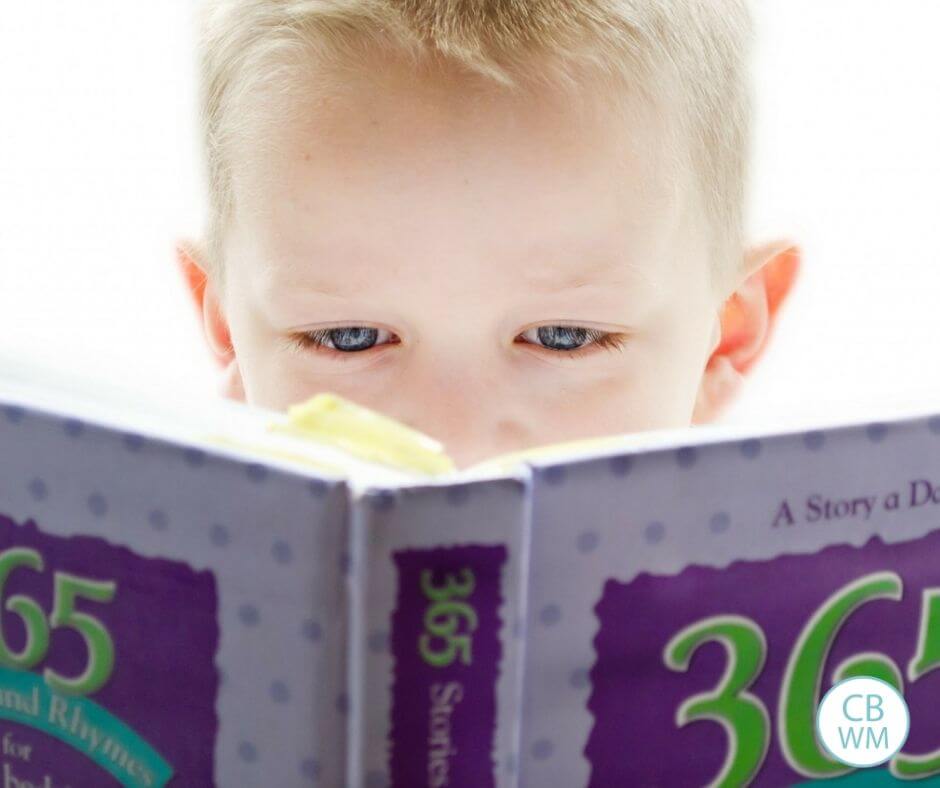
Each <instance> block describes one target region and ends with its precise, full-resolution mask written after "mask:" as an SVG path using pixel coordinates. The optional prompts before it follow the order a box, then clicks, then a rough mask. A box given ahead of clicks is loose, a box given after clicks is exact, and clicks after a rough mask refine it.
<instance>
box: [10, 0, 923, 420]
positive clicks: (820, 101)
mask: <svg viewBox="0 0 940 788" xmlns="http://www.w3.org/2000/svg"><path fill="white" fill-rule="evenodd" d="M193 7H194V6H193V4H192V2H189V1H187V0H173V1H172V2H161V3H137V2H135V3H127V2H118V1H117V0H94V1H93V2H88V3H51V2H48V1H46V2H29V3H6V4H4V8H3V13H2V16H0V355H2V354H6V355H11V354H13V355H21V356H25V357H26V358H29V359H31V360H33V361H37V362H40V363H43V364H51V365H54V366H57V367H59V368H62V369H64V370H68V371H73V372H79V373H82V374H85V375H90V376H93V377H97V378H102V379H106V380H109V381H116V382H121V383H123V384H125V385H129V386H139V385H145V386H147V387H148V388H151V389H153V390H157V391H163V392H174V393H176V395H179V394H180V393H183V394H186V393H187V392H192V393H194V394H204V393H205V392H211V391H213V390H214V387H215V380H216V373H215V370H214V369H213V367H212V365H211V361H210V358H209V356H208V354H207V352H206V350H205V349H204V346H203V342H202V338H201V335H200V333H199V328H198V324H197V322H196V319H195V315H194V312H193V310H192V308H191V306H190V304H189V302H188V301H187V300H186V297H185V294H184V290H183V287H182V282H181V279H180V277H179V275H178V272H177V271H176V268H175V265H174V261H173V243H174V241H175V239H176V238H178V237H180V236H182V235H186V234H194V233H197V232H198V230H199V228H200V227H201V225H202V216H203V210H204V199H203V195H202V182H201V159H200V152H199V149H198V140H197V136H196V105H195V90H196V86H195V72H194V54H193V28H192V24H191V15H192V12H193ZM755 10H756V12H757V21H758V28H759V36H760V37H759V46H758V50H757V53H756V54H757V57H756V59H755V61H754V66H755V77H756V85H757V98H758V116H757V125H756V136H755V144H756V158H755V168H754V179H753V190H752V196H753V205H752V209H751V213H752V218H751V229H752V234H753V237H754V238H755V239H760V238H766V237H774V236H780V235H783V236H789V237H792V238H793V239H794V240H797V241H798V242H800V243H801V245H802V246H803V248H804V250H805V253H806V256H805V260H804V267H803V272H802V277H801V279H800V281H799V283H798V286H797V289H796V291H795V292H794V294H793V296H792V297H791V300H790V301H789V302H788V303H787V304H786V305H785V307H784V309H783V311H782V315H781V321H780V324H779V326H778V329H777V331H776V332H775V334H774V336H773V340H772V345H771V346H770V347H769V349H768V351H767V354H766V355H765V357H764V358H763V360H762V361H761V362H759V364H758V365H757V367H756V368H755V369H754V370H753V372H752V376H751V381H750V382H749V384H748V388H747V389H746V391H745V392H744V394H743V395H742V396H741V398H740V399H739V400H738V401H737V403H736V405H735V406H734V407H733V408H732V410H731V411H730V412H729V414H728V415H727V417H726V420H727V421H728V422H731V423H747V424H752V423H753V424H755V425H761V424H771V425H773V424H778V423H781V422H783V421H787V420H792V419H793V418H797V419H803V420H810V421H812V420H817V421H821V420H825V419H829V418H836V419H842V418H847V417H849V418H850V417H853V416H854V415H855V414H872V413H879V412H881V411H882V410H884V409H886V408H889V407H890V408H896V407H898V406H899V405H911V406H913V407H915V408H923V409H927V410H929V409H931V408H933V407H936V409H937V410H938V411H940V386H938V384H940V365H938V364H936V363H935V357H936V355H937V351H936V349H935V339H936V338H937V337H938V335H940V318H938V314H937V313H938V308H937V306H936V303H935V299H936V297H937V294H938V293H940V265H938V262H940V261H938V253H937V233H936V228H937V225H938V220H940V215H938V214H940V197H938V189H940V187H938V184H940V143H938V141H940V46H938V42H937V30H938V29H940V5H938V4H936V3H934V2H932V0H894V1H893V2H891V3H886V2H881V1H879V2H874V1H872V0H866V1H864V2H863V1H862V0H838V1H837V0H826V2H819V0H763V2H758V3H757V4H756V6H755ZM935 392H936V395H935Z"/></svg>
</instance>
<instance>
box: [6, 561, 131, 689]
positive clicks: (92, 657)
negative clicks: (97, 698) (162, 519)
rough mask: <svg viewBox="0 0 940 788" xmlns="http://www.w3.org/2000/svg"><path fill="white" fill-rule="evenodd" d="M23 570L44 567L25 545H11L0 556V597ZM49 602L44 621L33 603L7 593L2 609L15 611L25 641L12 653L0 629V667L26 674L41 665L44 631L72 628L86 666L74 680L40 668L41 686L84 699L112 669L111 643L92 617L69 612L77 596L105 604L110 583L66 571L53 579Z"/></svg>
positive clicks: (110, 596) (111, 591) (109, 596)
mask: <svg viewBox="0 0 940 788" xmlns="http://www.w3.org/2000/svg"><path fill="white" fill-rule="evenodd" d="M19 568H28V569H32V570H34V571H36V572H42V571H43V569H44V568H45V567H44V565H43V560H42V556H41V555H40V554H39V552H37V551H36V550H33V549H31V548H28V547H11V548H9V549H7V550H4V551H3V552H2V553H0V599H2V598H3V593H4V587H5V586H6V582H7V580H8V578H9V576H10V574H11V573H12V572H13V571H15V570H17V569H19ZM53 589H54V598H53V605H52V612H51V613H50V614H49V617H48V619H47V618H46V614H45V612H44V611H43V609H42V608H41V607H40V606H39V604H38V603H37V602H36V600H34V599H32V598H30V597H28V596H26V595H24V594H13V595H11V596H10V597H9V598H8V599H7V600H6V602H5V603H4V605H3V606H4V608H5V609H6V610H9V611H10V612H11V613H15V614H16V615H18V616H19V617H20V619H21V620H22V622H23V627H24V628H25V631H26V642H25V644H24V645H23V647H22V648H21V649H20V650H19V651H12V650H11V649H10V646H9V645H8V644H7V642H6V638H5V637H4V634H3V630H2V627H0V665H4V666H6V667H10V668H18V669H20V670H29V669H31V668H32V667H34V666H35V665H36V664H37V663H39V662H41V661H42V660H43V659H44V658H45V656H46V653H47V652H48V651H49V632H50V628H52V629H55V628H59V627H61V628H69V629H73V630H75V631H76V632H77V633H78V634H79V635H80V636H81V637H82V639H83V640H84V641H85V647H86V650H87V652H88V662H87V665H86V667H85V670H84V671H82V673H81V674H79V675H78V676H63V675H62V674H61V673H58V672H57V671H55V670H53V669H52V668H48V667H47V668H45V670H43V677H44V678H45V680H46V683H47V684H48V685H49V686H50V687H51V688H52V689H53V690H56V691H58V692H62V693H67V694H70V695H89V694H91V693H93V692H95V691H97V690H98V689H100V688H101V687H102V686H104V684H105V683H106V682H107V681H108V679H109V678H110V677H111V673H112V671H113V670H114V642H113V641H112V640H111V635H110V634H108V630H107V629H105V627H104V625H103V624H102V623H101V622H100V621H99V620H98V619H97V618H95V617H94V616H91V615H89V614H88V613H81V612H79V611H77V610H76V609H75V602H76V600H77V599H79V598H85V599H90V600H92V601H94V602H110V601H111V600H112V599H113V598H114V592H115V583H114V581H113V580H108V581H100V580H89V579H88V578H84V577H77V576H75V575H70V574H68V573H66V572H55V573H54V575H53Z"/></svg>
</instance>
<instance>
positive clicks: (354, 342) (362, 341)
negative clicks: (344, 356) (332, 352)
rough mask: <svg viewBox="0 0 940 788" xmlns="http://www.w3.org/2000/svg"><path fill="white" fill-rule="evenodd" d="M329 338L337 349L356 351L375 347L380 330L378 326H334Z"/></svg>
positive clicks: (346, 351) (345, 351) (347, 351)
mask: <svg viewBox="0 0 940 788" xmlns="http://www.w3.org/2000/svg"><path fill="white" fill-rule="evenodd" d="M329 338H330V343H331V344H332V345H333V347H334V348H335V349H336V350H342V351H343V352H344V353H354V352H356V351H357V350H368V349H369V348H370V347H374V346H375V343H376V341H377V340H378V338H379V331H378V329H377V328H363V327H362V326H352V327H350V328H334V329H331V330H330V334H329Z"/></svg>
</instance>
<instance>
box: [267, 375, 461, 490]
mask: <svg viewBox="0 0 940 788" xmlns="http://www.w3.org/2000/svg"><path fill="white" fill-rule="evenodd" d="M287 416H288V420H287V423H286V424H271V425H270V427H269V429H270V430H271V431H273V432H279V433H282V434H287V435H293V436H294V437H298V438H304V439H307V440H313V441H318V442H320V443H325V444H327V445H330V446H334V447H336V448H338V449H341V450H342V451H344V452H346V453H348V454H351V455H353V456H355V457H359V458H360V459H363V460H367V461H369V462H375V463H381V464H383V465H389V466H392V467H394V468H400V469H404V470H410V471H417V472H419V473H425V474H431V475H437V474H442V473H449V472H451V471H453V470H454V469H455V466H454V462H453V460H451V458H450V457H448V456H447V455H446V454H445V453H444V448H443V446H442V445H441V444H440V443H439V442H438V441H436V440H434V439H433V438H431V437H429V436H428V435H425V434H424V433H421V432H418V431H417V430H413V429H411V428H410V427H407V426H405V425H404V424H402V423H401V422H398V421H395V420H394V419H392V418H389V417H388V416H383V415H382V414H381V413H377V412H376V411H374V410H370V409H369V408H365V407H362V406H361V405H357V404H355V403H354V402H350V401H349V400H347V399H343V398H342V397H339V396H337V395H335V394H317V395H316V396H314V397H311V398H310V399H309V400H307V401H306V402H302V403H299V404H297V405H291V406H290V407H289V408H288V409H287Z"/></svg>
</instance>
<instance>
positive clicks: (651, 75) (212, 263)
mask: <svg viewBox="0 0 940 788" xmlns="http://www.w3.org/2000/svg"><path fill="white" fill-rule="evenodd" d="M200 22H201V28H200V43H199V58H200V71H201V73H200V77H201V111H202V134H203V144H204V146H205V149H204V153H205V161H206V168H207V175H208V185H209V202H208V209H209V216H208V225H207V228H206V247H207V248H206V255H207V257H208V260H207V263H208V266H209V268H210V269H211V270H215V271H217V272H218V273H221V258H222V248H223V237H224V230H225V225H226V222H227V221H228V219H229V218H230V215H231V212H232V210H233V202H234V194H233V180H232V170H231V165H230V161H229V159H230V156H229V155H228V151H229V143H230V142H231V141H232V140H233V139H237V138H238V137H239V134H242V135H244V133H245V131H246V129H247V126H246V125H245V118H246V117H247V116H246V115H245V113H244V111H243V110H244V101H243V99H244V98H245V97H246V96H247V95H249V94H250V93H251V91H252V90H253V89H254V88H257V87H258V86H259V85H260V86H262V87H263V88H264V89H265V90H267V91H270V92H273V93H274V94H278V93H280V94H284V93H286V91H287V90H288V87H287V85H288V83H289V82H290V80H291V79H296V68H297V66H298V65H299V64H301V63H304V62H305V63H307V66H306V67H307V68H309V67H310V66H309V64H310V62H311V57H310V55H311V54H316V55H318V56H319V57H321V58H323V57H333V58H334V59H338V60H339V61H340V62H341V61H342V59H343V58H346V59H355V58H357V56H358V57H361V54H362V52H363V51H364V50H363V47H366V48H368V49H371V50H373V51H386V50H392V51H398V52H402V53H406V54H409V55H410V56H411V57H413V58H419V57H420V56H421V55H422V54H431V55H433V56H435V57H441V58H443V59H445V60H447V61H453V62H456V63H458V64H462V65H463V66H465V67H467V68H468V69H470V70H471V71H473V72H475V73H477V74H480V75H483V76H484V77H487V78H489V79H491V80H493V81H494V82H495V83H498V84H501V85H504V86H506V87H508V88H512V87H514V86H516V85H517V84H518V83H519V80H518V79H517V78H518V77H519V76H522V75H529V76H531V75H532V74H536V75H537V78H538V79H540V80H542V81H546V80H557V81H559V83H561V82H565V81H566V80H567V81H568V82H569V83H570V82H572V81H573V80H574V79H575V77H573V74H574V73H575V72H576V70H577V68H578V67H579V66H584V65H589V66H593V67H594V68H595V69H596V73H598V74H599V75H601V76H605V75H606V76H613V77H619V78H624V79H626V80H628V82H629V84H631V85H633V86H634V87H636V88H637V89H638V90H639V91H640V92H641V93H642V94H644V95H646V96H649V97H652V98H657V97H658V98H660V99H661V98H662V94H663V93H664V92H669V93H670V98H671V99H673V100H674V103H675V105H676V110H677V116H676V122H677V123H678V126H679V128H680V129H681V135H682V136H684V138H685V140H686V143H687V144H686V145H685V149H686V150H685V155H686V156H687V161H688V163H689V165H690V166H691V167H692V169H693V170H694V174H695V176H696V178H697V185H698V187H699V195H700V197H701V202H702V204H703V206H704V208H705V210H706V214H707V220H708V222H709V226H710V228H711V230H712V232H711V236H712V238H711V249H710V250H709V251H710V256H711V260H712V265H713V267H714V268H715V269H716V270H718V269H721V268H723V269H724V270H723V271H721V270H718V273H719V274H720V275H721V276H722V281H724V277H726V276H729V275H730V276H732V277H733V276H736V275H737V265H738V264H739V263H740V257H741V255H740V251H741V249H742V241H743V225H744V208H745V205H744V203H745V193H746V186H747V177H748V160H749V152H750V123H751V96H750V84H749V80H748V77H747V62H746V61H747V56H748V50H749V45H750V40H751V20H750V16H749V13H748V9H747V6H746V0H206V2H205V4H204V6H203V8H202V16H201V20H200ZM313 60H314V61H316V60H317V59H316V58H313Z"/></svg>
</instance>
